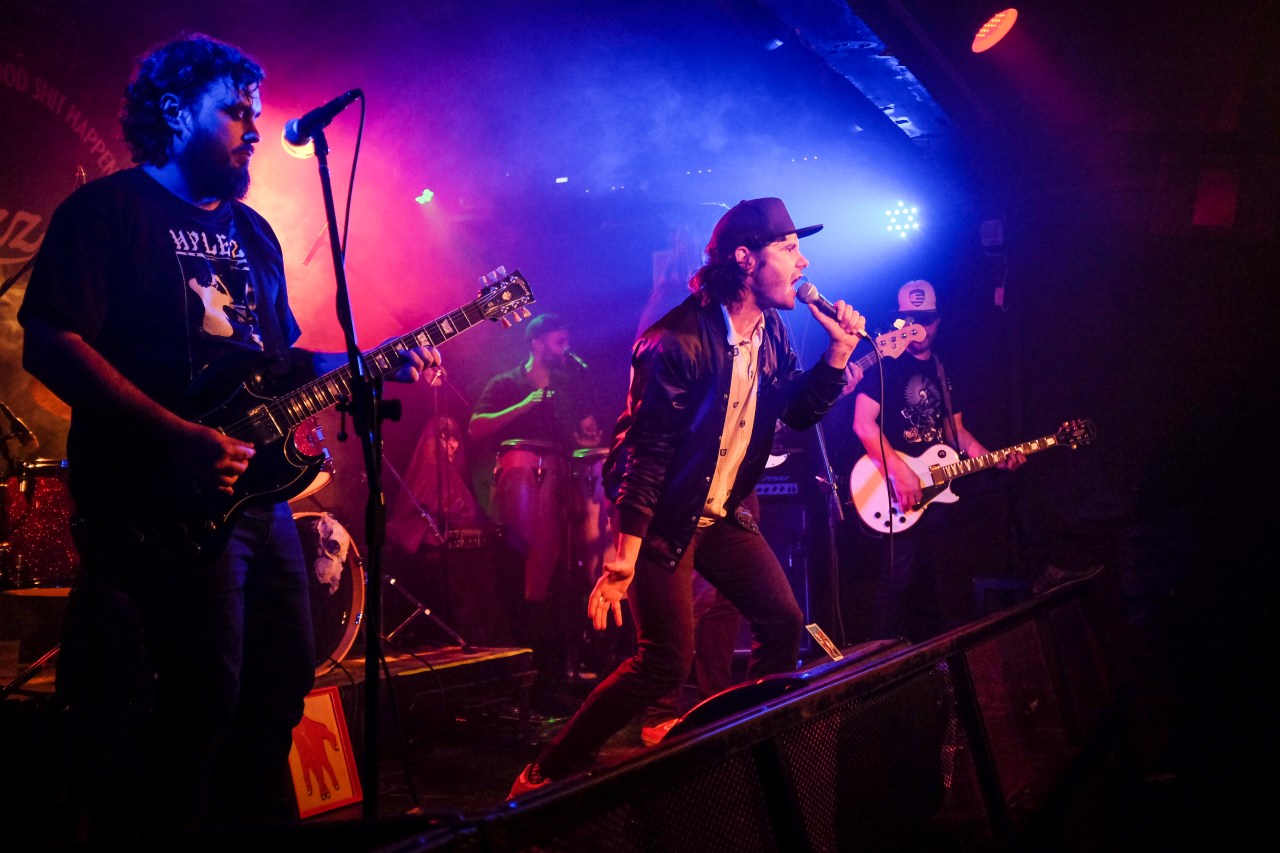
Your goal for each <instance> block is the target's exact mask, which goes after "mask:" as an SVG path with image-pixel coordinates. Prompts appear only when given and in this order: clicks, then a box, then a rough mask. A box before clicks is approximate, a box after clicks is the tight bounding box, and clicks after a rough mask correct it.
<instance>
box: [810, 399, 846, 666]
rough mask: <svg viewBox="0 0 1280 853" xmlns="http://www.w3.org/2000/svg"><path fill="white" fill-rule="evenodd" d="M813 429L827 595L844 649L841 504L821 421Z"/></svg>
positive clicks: (842, 511) (842, 513) (842, 510)
mask: <svg viewBox="0 0 1280 853" xmlns="http://www.w3.org/2000/svg"><path fill="white" fill-rule="evenodd" d="M814 429H815V431H816V432H817V434H818V454H819V455H820V456H821V457H822V473H821V474H819V475H818V476H817V477H816V478H815V479H817V481H818V484H819V485H820V486H822V489H823V492H824V493H825V494H824V499H825V500H826V502H827V511H826V513H825V515H826V518H827V536H826V541H825V542H824V543H823V544H824V545H825V546H826V549H827V568H828V572H827V594H828V596H829V597H830V601H831V616H832V618H833V619H834V620H835V631H836V636H837V638H838V639H837V641H836V642H837V644H838V645H839V646H840V647H842V648H843V647H844V644H845V636H844V614H842V613H841V612H840V609H841V608H840V559H839V553H838V551H837V549H836V524H837V522H843V521H844V507H842V506H841V505H840V494H839V489H838V487H837V485H836V477H835V472H834V471H832V469H831V456H830V454H828V453H827V437H826V434H825V433H823V431H822V424H817V425H815V426H814Z"/></svg>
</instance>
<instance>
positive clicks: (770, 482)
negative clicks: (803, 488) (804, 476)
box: [756, 475, 800, 497]
mask: <svg viewBox="0 0 1280 853" xmlns="http://www.w3.org/2000/svg"><path fill="white" fill-rule="evenodd" d="M756 494H757V495H760V496H761V497H778V496H780V495H798V494H800V484H799V483H797V482H796V481H795V480H793V479H791V478H790V477H769V476H767V475H766V476H764V477H761V478H760V482H759V483H757V484H756Z"/></svg>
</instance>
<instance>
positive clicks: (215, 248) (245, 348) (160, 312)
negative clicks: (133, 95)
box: [18, 168, 300, 512]
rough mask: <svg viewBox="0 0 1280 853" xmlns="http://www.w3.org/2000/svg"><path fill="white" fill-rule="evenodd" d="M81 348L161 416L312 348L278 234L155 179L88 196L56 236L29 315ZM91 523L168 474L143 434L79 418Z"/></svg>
mask: <svg viewBox="0 0 1280 853" xmlns="http://www.w3.org/2000/svg"><path fill="white" fill-rule="evenodd" d="M31 316H39V317H41V318H43V319H44V320H45V321H46V322H49V323H51V324H53V325H55V326H57V327H59V328H63V329H67V330H69V331H72V332H75V333H77V334H78V335H80V336H81V337H82V338H84V340H85V341H86V342H87V343H89V344H90V345H91V346H92V347H93V348H94V349H95V350H97V351H98V352H99V353H100V354H101V355H102V356H103V357H104V358H105V359H106V360H107V361H108V362H110V363H111V364H112V365H113V366H114V367H115V368H116V369H117V370H119V371H120V372H121V373H122V374H123V375H124V376H125V377H126V378H128V379H129V380H130V381H131V382H133V383H134V384H135V385H137V386H138V387H139V388H140V389H141V390H142V391H143V392H144V393H146V394H147V395H148V396H150V397H152V398H153V399H155V400H156V401H157V402H159V403H160V404H162V405H164V406H166V407H169V408H172V409H180V408H181V401H182V399H183V394H184V391H185V390H186V389H187V387H188V386H189V385H190V384H191V382H192V381H193V380H194V379H195V378H196V377H197V376H198V375H199V374H200V372H201V371H202V370H204V369H205V368H206V367H207V366H208V365H209V364H210V363H212V362H213V361H215V360H216V359H217V358H218V357H219V356H221V355H225V354H228V353H232V352H265V353H268V354H270V355H273V356H277V357H283V356H284V354H285V353H286V352H287V350H288V348H289V346H290V345H292V344H293V343H294V342H295V341H296V340H297V339H298V336H299V334H300V333H299V329H298V325H297V322H296V321H295V319H294V317H293V314H292V313H291V312H290V310H289V304H288V296H287V293H286V290H285V280H284V259H283V254H282V252H281V249H280V243H279V241H278V240H277V239H276V236H275V233H274V232H273V231H272V230H271V227H270V225H268V224H267V222H266V220H265V219H263V218H262V217H261V216H260V215H258V213H256V212H255V211H254V210H252V209H251V208H249V207H248V206H246V205H244V204H241V203H239V202H224V203H222V204H220V205H219V206H218V207H217V208H215V209H214V210H204V209H202V208H199V207H196V206H194V205H191V204H188V203H187V202H185V201H183V200H181V199H179V198H178V197H176V196H175V195H173V194H172V193H170V192H169V191H168V190H166V189H165V188H164V187H163V186H161V185H160V184H159V183H157V182H156V181H155V180H154V179H153V178H151V177H150V176H149V175H147V174H146V172H144V171H143V170H142V169H141V168H134V169H128V170H125V171H122V172H117V173H115V174H113V175H110V176H108V177H105V178H102V179H100V180H97V181H93V182H91V183H89V184H86V185H85V186H83V187H81V188H80V189H79V190H77V191H76V192H75V193H73V194H72V195H71V196H70V197H69V198H68V199H67V200H66V201H65V202H63V203H62V204H61V205H60V206H59V207H58V209H57V210H56V211H55V212H54V215H53V217H52V219H51V220H50V223H49V229H48V233H47V235H46V236H45V239H44V243H43V245H42V247H41V250H40V254H39V256H38V258H37V261H36V265H35V268H34V270H33V272H32V276H31V282H30V284H29V285H28V287H27V295H26V298H25V300H24V302H23V306H22V309H21V310H20V312H19V315H18V317H19V320H20V321H22V322H24V323H25V322H26V320H27V319H28V318H30V317H31ZM67 455H68V460H69V462H70V466H71V482H72V492H73V494H74V496H75V497H76V500H77V503H78V505H79V507H80V509H81V510H82V511H90V512H91V511H93V510H95V509H97V508H102V509H108V508H110V507H111V506H112V504H113V503H116V501H117V499H118V498H120V497H121V496H122V495H127V494H132V493H134V492H138V491H140V490H142V489H144V488H145V485H144V484H145V483H146V481H147V477H146V469H147V468H149V467H152V466H156V465H163V464H166V463H165V461H164V460H163V459H161V458H159V457H158V455H157V454H156V452H155V448H154V447H150V446H148V443H147V440H146V439H145V438H143V437H141V436H140V435H139V431H138V430H137V429H136V428H134V429H131V428H130V424H128V423H123V422H121V421H120V420H119V419H118V418H115V417H113V416H112V415H111V413H105V412H91V411H75V412H73V413H72V422H71V430H70V433H69V434H68V437H67Z"/></svg>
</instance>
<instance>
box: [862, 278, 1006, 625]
mask: <svg viewBox="0 0 1280 853" xmlns="http://www.w3.org/2000/svg"><path fill="white" fill-rule="evenodd" d="M898 314H899V316H900V317H901V318H902V319H903V320H905V321H906V322H907V323H909V324H910V323H915V324H918V325H920V326H922V327H923V328H924V330H925V335H924V337H923V339H922V340H921V339H917V340H913V341H912V342H911V343H910V344H909V345H908V346H907V351H906V353H905V354H904V355H903V356H902V357H901V358H897V359H887V360H885V361H884V362H883V368H884V388H883V395H882V394H881V391H882V389H881V384H880V373H879V371H877V370H868V371H867V373H866V376H865V377H864V378H863V380H862V382H861V383H860V384H859V385H858V388H857V391H856V392H855V393H856V398H855V402H854V410H853V431H854V433H855V434H857V436H858V439H859V440H860V441H861V442H862V446H863V448H864V449H865V450H866V453H867V457H868V458H869V459H870V460H871V461H872V462H873V463H874V464H875V466H876V469H877V470H878V471H879V473H880V475H881V476H882V477H885V478H886V479H887V480H888V483H889V487H890V488H891V489H892V492H893V497H892V501H893V504H894V506H896V507H899V508H908V509H910V508H913V507H916V506H917V505H918V504H920V502H921V500H922V499H923V497H924V492H923V487H922V486H923V484H922V483H921V481H920V478H919V476H918V475H917V474H916V473H915V471H913V470H912V469H911V467H909V466H908V465H907V463H906V462H905V461H904V460H903V459H902V458H901V457H900V456H899V455H898V453H899V452H900V453H903V454H906V455H907V456H911V457H915V456H918V455H920V454H921V453H922V452H924V451H925V450H927V449H928V448H930V447H933V446H935V445H938V444H947V445H950V446H951V447H952V448H954V449H955V450H957V451H959V452H960V453H961V454H963V455H965V456H966V457H976V456H981V455H984V454H986V453H987V452H988V451H987V448H986V447H984V446H983V445H982V443H981V442H980V441H978V439H977V438H975V437H974V435H973V433H971V432H969V431H968V430H967V429H965V426H964V421H963V418H962V416H961V412H960V408H959V405H958V404H957V401H956V398H955V396H954V395H953V394H952V392H951V389H950V385H949V383H948V381H947V378H946V373H945V370H944V368H943V366H942V365H941V362H940V360H939V359H938V357H937V355H936V354H935V352H934V346H935V344H936V342H937V338H938V328H939V327H940V326H941V324H942V317H941V314H940V313H939V311H938V302H937V296H936V294H935V293H934V289H933V285H931V284H930V283H929V282H927V281H924V280H923V279H919V280H916V281H909V282H907V283H906V284H904V285H903V286H902V287H901V288H900V289H899V290H898ZM882 399H883V401H884V404H883V405H884V408H883V410H882V409H881V400H882ZM895 451H896V452H895ZM1025 461H1026V456H1024V455H1023V454H1022V453H1021V452H1019V451H1016V450H1015V451H1013V452H1011V453H1009V454H1008V455H1007V456H1005V457H1004V459H1002V460H1001V461H1000V463H999V464H998V465H997V466H996V467H999V468H1003V469H1005V470H1010V471H1011V470H1013V469H1014V468H1017V467H1018V466H1019V465H1021V464H1022V463H1023V462H1025ZM947 514H948V508H947V507H945V506H939V507H938V508H936V509H931V510H930V512H928V513H925V514H924V515H923V516H921V518H920V520H919V523H917V524H915V525H914V526H913V527H911V528H910V529H909V530H905V531H898V530H894V529H893V527H892V523H891V522H888V520H886V522H887V525H886V527H885V528H884V531H883V532H884V533H886V534H891V535H886V536H883V537H882V538H881V539H880V540H879V541H878V542H877V547H878V548H879V549H880V551H881V553H880V555H879V558H880V559H879V564H880V582H879V584H878V585H877V595H876V614H875V624H876V636H877V637H896V636H907V637H910V638H911V639H913V640H921V639H925V638H926V637H928V636H931V635H932V634H933V633H936V632H937V631H938V630H940V629H942V628H943V627H944V626H943V625H942V624H941V620H940V618H939V617H938V616H937V609H938V608H937V605H936V603H935V602H934V600H933V593H932V588H933V581H934V577H933V573H934V572H935V571H937V570H939V569H940V568H941V567H940V566H933V565H932V561H931V560H929V556H930V552H931V551H936V550H938V549H937V548H929V547H928V546H929V544H930V542H931V540H936V539H938V538H939V536H938V534H939V532H940V531H941V530H943V529H944V528H945V526H946V522H947V518H946V516H947Z"/></svg>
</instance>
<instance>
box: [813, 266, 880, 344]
mask: <svg viewBox="0 0 1280 853" xmlns="http://www.w3.org/2000/svg"><path fill="white" fill-rule="evenodd" d="M800 281H801V285H800V287H799V288H797V290H796V299H799V300H800V301H801V302H803V303H804V304H806V305H812V306H813V307H814V308H817V309H818V311H820V312H821V313H823V314H825V315H827V316H828V317H830V318H831V319H832V320H837V319H838V318H837V315H836V306H834V305H832V304H831V303H830V302H828V301H827V299H826V298H825V297H824V296H823V295H822V294H821V293H819V292H818V288H817V287H815V286H814V284H813V282H811V281H809V279H808V278H807V277H805V276H801V277H800ZM854 314H855V315H857V312H856V311H855V312H854ZM859 319H861V318H860V317H859ZM865 325H866V321H865V320H864V321H863V324H862V326H859V327H858V329H857V331H855V332H854V333H853V334H855V335H857V336H858V337H860V338H866V339H867V340H871V337H870V336H869V335H868V334H867V332H866V329H865V328H864V326H865Z"/></svg>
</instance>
